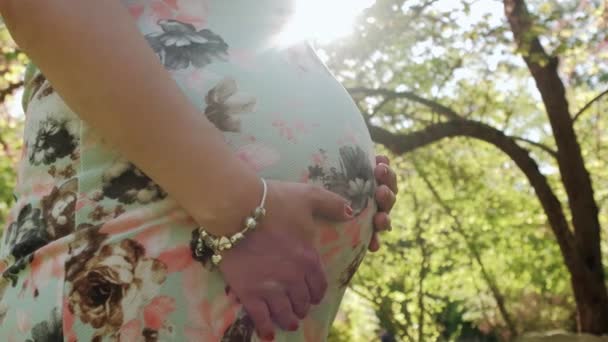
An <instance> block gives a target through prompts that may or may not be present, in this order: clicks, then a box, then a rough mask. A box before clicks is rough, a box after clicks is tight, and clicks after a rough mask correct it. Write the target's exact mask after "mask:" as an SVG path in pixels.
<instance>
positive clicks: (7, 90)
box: [0, 25, 27, 231]
mask: <svg viewBox="0 0 608 342" xmlns="http://www.w3.org/2000/svg"><path fill="white" fill-rule="evenodd" d="M26 62H27V59H26V57H25V55H24V54H23V53H21V52H20V51H19V50H18V49H17V47H16V46H15V44H14V43H13V41H12V40H11V38H10V36H9V34H8V32H7V31H6V29H4V28H3V25H0V93H1V94H2V100H4V103H3V106H2V107H1V108H0V231H1V229H2V228H3V227H4V221H5V218H6V216H7V215H8V210H9V208H10V205H11V204H12V203H13V200H14V199H13V188H14V187H15V183H16V179H15V167H16V164H17V160H18V158H19V156H20V155H21V147H22V146H21V145H22V142H21V132H22V129H23V117H20V116H14V115H13V114H11V113H9V107H10V106H19V104H18V103H16V102H15V96H14V94H15V93H16V91H15V90H14V89H16V88H18V87H19V85H20V84H21V82H22V76H23V71H24V68H25V63H26Z"/></svg>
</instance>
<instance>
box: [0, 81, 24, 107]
mask: <svg viewBox="0 0 608 342" xmlns="http://www.w3.org/2000/svg"><path fill="white" fill-rule="evenodd" d="M22 86H23V81H20V82H17V83H10V84H9V85H8V87H6V88H4V89H2V90H0V103H4V101H5V100H6V98H7V97H8V96H9V95H11V94H12V93H13V92H14V91H15V90H17V89H19V88H21V87H22Z"/></svg>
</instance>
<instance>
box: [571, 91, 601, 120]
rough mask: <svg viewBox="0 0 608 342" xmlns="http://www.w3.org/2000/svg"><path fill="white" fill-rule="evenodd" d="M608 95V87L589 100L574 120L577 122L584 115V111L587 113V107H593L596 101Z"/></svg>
mask: <svg viewBox="0 0 608 342" xmlns="http://www.w3.org/2000/svg"><path fill="white" fill-rule="evenodd" d="M606 95H608V89H606V90H604V91H603V92H601V93H600V94H599V95H598V96H596V97H594V98H593V100H591V101H589V102H588V103H587V104H586V105H584V106H583V108H581V110H579V111H578V112H577V113H576V115H575V116H574V119H572V121H574V122H576V120H578V119H579V118H580V116H581V115H583V113H585V112H586V111H587V109H589V108H591V106H592V105H593V104H594V103H596V102H597V101H599V100H600V99H601V98H602V97H604V96H606Z"/></svg>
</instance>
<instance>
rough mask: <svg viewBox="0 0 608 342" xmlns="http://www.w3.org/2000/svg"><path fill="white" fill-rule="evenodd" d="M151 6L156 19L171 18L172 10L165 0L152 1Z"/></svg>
mask: <svg viewBox="0 0 608 342" xmlns="http://www.w3.org/2000/svg"><path fill="white" fill-rule="evenodd" d="M151 8H152V13H153V15H154V17H155V18H156V19H157V20H165V19H173V10H172V8H171V6H170V5H168V4H167V3H166V1H154V2H152V4H151Z"/></svg>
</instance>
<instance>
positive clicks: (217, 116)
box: [205, 77, 256, 132]
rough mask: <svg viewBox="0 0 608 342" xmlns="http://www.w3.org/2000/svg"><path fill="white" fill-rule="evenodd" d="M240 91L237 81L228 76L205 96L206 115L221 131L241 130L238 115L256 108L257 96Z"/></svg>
mask: <svg viewBox="0 0 608 342" xmlns="http://www.w3.org/2000/svg"><path fill="white" fill-rule="evenodd" d="M238 91H239V90H238V86H237V84H236V81H235V80H234V79H232V78H228V77H226V78H224V79H222V80H221V81H220V82H219V83H218V84H217V85H216V86H215V87H213V88H212V89H211V90H209V92H208V93H207V96H205V102H207V107H206V108H205V115H206V116H207V118H208V119H209V121H211V122H212V123H213V124H214V125H215V126H216V127H217V128H218V129H219V130H221V131H225V132H240V130H241V121H240V120H239V118H238V117H237V115H238V114H244V113H250V112H253V111H254V110H255V105H256V100H255V98H253V97H251V96H247V95H244V94H239V93H238Z"/></svg>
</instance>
